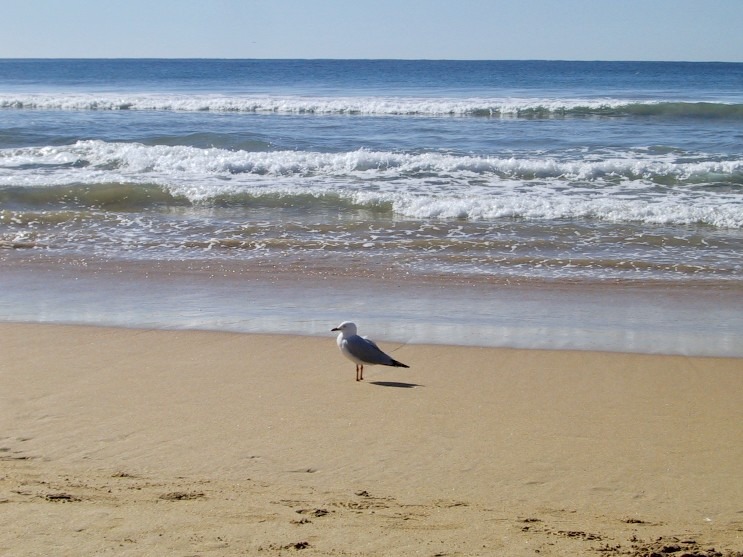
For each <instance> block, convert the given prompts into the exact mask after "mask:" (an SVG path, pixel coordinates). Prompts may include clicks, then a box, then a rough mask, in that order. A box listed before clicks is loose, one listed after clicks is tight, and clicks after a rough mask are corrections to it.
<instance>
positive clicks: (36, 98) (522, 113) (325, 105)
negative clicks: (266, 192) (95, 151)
mask: <svg viewBox="0 0 743 557" xmlns="http://www.w3.org/2000/svg"><path fill="white" fill-rule="evenodd" d="M0 109H6V110H10V109H15V110H81V111H86V110H91V111H94V110H102V111H106V110H110V111H116V110H149V111H182V112H247V113H251V112H252V113H263V114H324V115H332V114H339V115H362V116H363V115H368V116H374V115H379V116H385V115H387V116H474V117H494V118H560V117H562V118H565V117H591V116H605V117H617V116H638V117H647V116H659V117H687V118H691V117H696V118H724V119H736V120H737V119H743V104H738V103H717V102H714V103H713V102H695V101H686V102H666V101H660V100H657V101H653V100H650V101H640V100H625V99H611V98H607V99H538V98H534V99H532V98H523V99H522V98H502V99H500V98H496V99H488V98H461V99H460V98H408V97H293V96H286V97H278V96H277V97H271V96H265V97H261V96H212V95H126V96H117V95H103V94H102V95H86V94H49V95H43V94H29V95H7V94H6V95H0Z"/></svg>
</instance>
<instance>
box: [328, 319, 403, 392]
mask: <svg viewBox="0 0 743 557" xmlns="http://www.w3.org/2000/svg"><path fill="white" fill-rule="evenodd" d="M330 330H331V331H340V333H339V334H338V340H337V342H338V348H340V350H341V353H342V354H343V355H344V356H345V357H346V358H348V359H349V360H351V361H353V362H354V363H356V381H363V380H364V364H369V365H370V366H373V365H376V364H379V365H383V366H393V367H410V366H406V365H405V364H403V363H402V362H398V361H397V360H393V359H392V358H391V357H390V356H388V355H387V354H385V353H384V352H382V351H381V350H380V349H379V346H377V345H376V344H374V342H373V341H371V340H369V339H368V338H366V337H360V336H359V335H357V334H356V323H351V322H350V321H344V322H343V323H341V324H340V325H338V326H337V327H334V328H332V329H330Z"/></svg>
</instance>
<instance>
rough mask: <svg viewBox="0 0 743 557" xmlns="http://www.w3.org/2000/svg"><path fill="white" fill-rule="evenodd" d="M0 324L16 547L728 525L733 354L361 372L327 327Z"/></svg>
mask: <svg viewBox="0 0 743 557" xmlns="http://www.w3.org/2000/svg"><path fill="white" fill-rule="evenodd" d="M0 336H2V338H3V351H4V359H3V362H2V363H0V370H1V371H0V373H1V374H2V379H3V384H4V389H3V390H2V392H0V420H1V421H2V423H3V424H5V426H4V429H3V432H2V435H1V436H0V460H2V462H3V467H4V474H3V477H2V478H0V513H2V514H3V515H5V516H7V523H8V527H7V528H6V529H4V531H3V532H2V533H0V549H3V550H6V551H7V552H9V553H12V554H14V555H33V554H43V553H48V552H49V551H51V550H52V549H53V548H54V549H55V551H54V552H55V554H58V555H75V554H80V553H81V552H82V553H100V552H103V551H112V550H118V551H123V549H122V548H124V549H125V550H126V551H127V552H128V553H129V554H135V555H139V554H147V553H148V552H149V553H151V552H153V551H162V550H163V549H165V550H167V551H169V552H174V551H175V552H179V553H180V552H187V551H189V552H191V553H199V554H214V555H217V554H225V553H234V552H238V553H239V552H241V551H242V552H246V553H249V554H254V553H257V552H260V554H265V555H269V556H270V555H283V554H286V553H287V552H289V551H293V550H295V549H298V548H300V549H306V550H307V554H308V555H313V554H315V555H330V554H336V555H337V554H351V555H353V554H364V555H408V554H411V552H415V551H417V550H420V549H421V548H422V547H426V546H429V547H430V551H428V552H427V553H426V551H425V550H424V554H436V553H449V554H451V553H455V554H456V553H464V554H469V555H488V554H493V553H494V552H495V553H502V554H509V555H527V554H534V552H535V550H539V553H540V554H543V555H567V554H572V555H575V554H586V553H587V552H593V551H601V552H602V554H606V555H609V556H611V555H617V556H618V555H637V556H638V557H639V556H640V555H647V554H649V553H650V552H651V550H653V548H655V550H657V551H660V549H661V547H662V546H663V545H666V546H670V545H672V544H676V545H679V546H680V547H682V548H684V549H685V550H686V551H687V554H690V555H697V556H702V555H704V556H705V557H707V556H708V555H711V553H706V551H708V550H709V549H711V548H712V547H714V548H716V550H718V551H720V552H722V554H723V555H725V556H726V557H727V556H735V557H738V556H739V555H740V554H741V553H740V551H741V549H742V548H743V521H742V520H741V518H740V516H741V515H740V512H741V510H743V509H741V508H740V501H741V500H743V492H741V485H740V482H738V481H737V480H738V479H739V477H740V462H741V460H742V459H743V452H742V451H743V439H741V433H740V428H739V427H738V424H740V423H741V420H742V419H743V413H742V411H741V408H740V405H739V404H738V402H739V401H738V393H740V390H741V388H743V383H741V382H742V381H743V376H741V374H740V373H739V371H740V359H734V358H691V357H681V356H657V355H636V354H614V353H602V352H577V351H553V350H517V349H496V348H476V347H457V346H441V345H434V346H431V345H406V346H404V347H402V348H400V349H399V350H397V351H396V352H395V355H396V357H398V358H400V359H401V360H402V361H404V362H406V363H407V364H409V365H410V366H411V368H410V369H409V370H401V369H399V368H384V367H372V368H369V370H368V372H367V373H366V374H365V375H366V381H364V382H363V383H357V382H355V381H354V372H353V365H352V364H351V363H350V362H348V361H347V360H346V359H345V358H343V357H342V356H341V355H340V354H339V353H338V350H337V347H336V346H335V343H334V339H333V338H332V335H329V337H328V338H326V339H318V338H313V337H298V336H288V335H251V334H238V333H226V332H203V331H162V330H133V329H121V328H110V327H79V326H60V325H39V324H0ZM380 346H381V347H382V348H383V349H390V348H394V347H393V346H390V344H389V343H386V342H382V343H380ZM49 531H54V532H55V534H54V536H48V535H42V534H43V532H49ZM29 534H31V535H29ZM37 534H38V535H37ZM304 543H306V544H307V545H306V546H304V545H303V546H302V547H298V546H294V547H292V545H293V544H304ZM653 544H656V545H653ZM658 544H660V545H658ZM736 551H737V553H736ZM303 554H304V553H303Z"/></svg>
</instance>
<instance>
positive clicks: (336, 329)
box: [330, 327, 340, 333]
mask: <svg viewBox="0 0 743 557" xmlns="http://www.w3.org/2000/svg"><path fill="white" fill-rule="evenodd" d="M333 331H340V329H339V328H338V327H333V328H332V329H330V332H331V333H332V332H333Z"/></svg>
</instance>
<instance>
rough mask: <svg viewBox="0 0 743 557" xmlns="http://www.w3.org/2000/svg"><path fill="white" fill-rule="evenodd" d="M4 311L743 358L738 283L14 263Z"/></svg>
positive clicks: (3, 292) (55, 318) (176, 325)
mask: <svg viewBox="0 0 743 557" xmlns="http://www.w3.org/2000/svg"><path fill="white" fill-rule="evenodd" d="M5 262H6V263H10V265H8V266H6V267H5V268H4V269H3V271H2V273H0V307H2V308H3V320H4V321H6V322H46V323H60V324H61V323H67V324H81V325H85V324H93V325H99V324H100V325H106V326H123V327H133V328H140V329H147V328H154V329H189V330H192V329H194V330H214V331H227V332H244V333H266V334H271V333H274V334H299V335H307V336H325V335H326V334H327V332H328V331H329V329H330V328H332V327H333V326H335V325H337V324H338V323H340V322H341V321H345V320H353V321H355V322H357V323H358V324H359V326H360V327H361V330H362V331H365V332H364V333H363V334H368V335H370V336H372V337H373V338H375V339H377V340H390V341H395V342H397V343H402V344H439V345H459V346H486V347H501V348H535V349H559V350H583V351H591V350H601V351H611V352H627V353H644V354H679V355H689V356H720V357H743V295H741V294H743V287H741V286H740V285H738V284H737V283H734V282H731V283H725V282H723V283H712V284H709V283H701V284H700V283H693V282H692V283H687V284H667V283H660V284H658V283H648V282H642V283H638V282H634V283H598V282H596V283H585V282H583V283H570V282H529V281H522V282H507V281H506V282H504V281H493V280H490V281H486V280H479V279H478V278H477V277H475V278H472V279H471V278H469V277H431V276H415V275H401V274H400V273H399V272H389V273H384V272H381V271H380V272H379V274H377V275H373V274H367V275H366V276H363V275H358V274H355V270H354V269H350V270H345V271H344V270H342V269H337V268H335V267H332V266H330V267H326V268H323V267H319V266H309V267H308V268H306V269H301V268H297V267H296V266H292V265H276V266H274V267H272V268H263V267H259V268H253V267H250V266H249V265H245V264H226V263H225V262H221V263H220V264H219V265H215V266H209V265H206V263H204V262H201V263H200V264H198V265H195V266H193V267H192V266H191V264H192V263H193V262H185V263H170V262H166V263H162V264H160V263H157V264H139V263H128V262H124V263H121V262H119V263H116V262H109V263H98V264H97V263H87V262H84V261H81V262H75V261H66V262H62V263H60V264H59V265H55V264H53V263H52V262H48V261H47V262H25V263H23V264H16V263H17V261H13V258H12V257H11V258H7V257H6V258H5Z"/></svg>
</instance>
